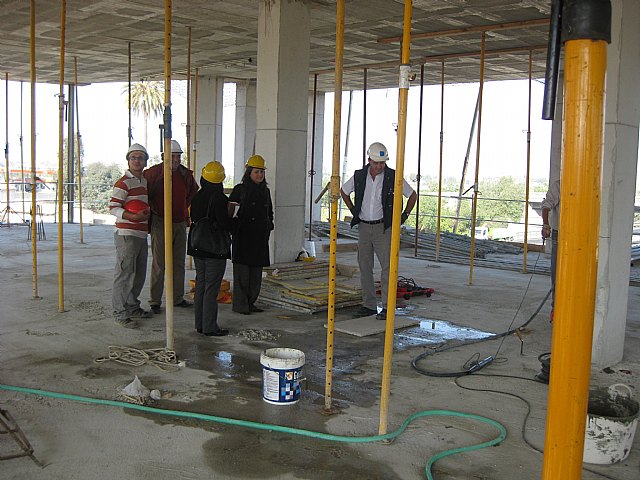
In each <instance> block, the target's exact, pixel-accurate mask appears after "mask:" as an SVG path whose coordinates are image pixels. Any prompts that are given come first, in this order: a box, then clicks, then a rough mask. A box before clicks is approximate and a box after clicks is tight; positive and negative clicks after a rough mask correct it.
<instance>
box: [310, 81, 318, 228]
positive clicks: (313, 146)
mask: <svg viewBox="0 0 640 480" xmlns="http://www.w3.org/2000/svg"><path fill="white" fill-rule="evenodd" d="M317 96H318V74H317V73H316V74H314V75H313V106H312V118H311V160H310V161H309V163H310V165H309V241H311V240H312V230H313V180H314V177H315V174H316V172H315V158H316V110H317V108H316V107H317V105H316V98H317Z"/></svg>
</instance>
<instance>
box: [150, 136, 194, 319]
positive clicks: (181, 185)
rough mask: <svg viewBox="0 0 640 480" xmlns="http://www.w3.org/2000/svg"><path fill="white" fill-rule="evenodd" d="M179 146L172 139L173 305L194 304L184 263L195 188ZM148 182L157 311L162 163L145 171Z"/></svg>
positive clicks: (161, 268) (153, 304)
mask: <svg viewBox="0 0 640 480" xmlns="http://www.w3.org/2000/svg"><path fill="white" fill-rule="evenodd" d="M181 155H182V148H181V147H180V144H179V143H178V142H177V141H176V140H171V171H172V177H171V189H172V191H171V206H172V212H171V213H172V215H171V216H172V223H173V228H172V234H171V243H172V245H173V299H168V298H167V299H166V301H167V302H170V301H173V304H174V305H175V306H176V307H190V306H191V305H193V304H192V303H191V302H188V301H187V300H185V299H184V264H185V257H186V254H187V225H188V224H189V205H191V200H192V199H193V197H194V196H195V194H196V193H197V192H198V184H197V183H196V180H195V178H194V176H193V171H191V170H189V169H188V168H186V167H185V166H184V165H182V164H181V163H180V157H181ZM144 176H145V178H146V179H147V182H149V205H150V206H151V254H152V255H153V263H152V264H151V298H150V300H149V305H150V306H151V310H153V313H160V305H161V304H162V291H163V290H164V165H163V164H162V163H159V164H158V165H154V166H153V167H151V168H148V169H147V170H145V172H144Z"/></svg>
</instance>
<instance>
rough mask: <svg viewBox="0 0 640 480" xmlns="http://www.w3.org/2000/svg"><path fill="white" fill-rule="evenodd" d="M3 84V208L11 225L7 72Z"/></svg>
mask: <svg viewBox="0 0 640 480" xmlns="http://www.w3.org/2000/svg"><path fill="white" fill-rule="evenodd" d="M4 84H5V103H4V115H5V123H4V126H5V137H4V138H5V142H4V162H5V165H6V170H5V171H4V173H5V175H4V177H5V180H6V181H7V207H6V208H5V213H6V215H7V226H8V227H11V204H10V203H9V199H10V196H11V191H10V190H9V73H5V74H4Z"/></svg>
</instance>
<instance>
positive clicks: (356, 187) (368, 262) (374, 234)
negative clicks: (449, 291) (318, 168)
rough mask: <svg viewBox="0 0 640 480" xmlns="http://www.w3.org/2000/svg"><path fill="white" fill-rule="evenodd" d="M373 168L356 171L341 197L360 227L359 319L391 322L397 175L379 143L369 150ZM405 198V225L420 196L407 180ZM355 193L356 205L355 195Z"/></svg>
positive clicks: (403, 217)
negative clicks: (378, 271) (377, 273)
mask: <svg viewBox="0 0 640 480" xmlns="http://www.w3.org/2000/svg"><path fill="white" fill-rule="evenodd" d="M367 156H368V157H369V164H368V165H367V166H366V167H364V168H363V169H361V170H356V172H355V173H354V175H353V177H351V178H350V179H349V180H347V181H346V182H345V184H344V185H343V186H342V188H341V189H340V195H341V196H342V200H343V201H344V203H345V205H346V206H347V207H348V208H349V211H350V212H351V214H352V215H353V219H352V220H351V227H352V228H353V226H354V225H358V265H359V266H360V286H361V287H362V307H360V309H359V310H358V315H360V316H367V315H374V314H376V313H377V315H376V318H377V319H378V320H385V319H386V318H387V291H388V286H389V257H390V255H391V228H390V227H391V217H392V215H393V188H394V185H395V176H396V171H395V170H393V169H391V168H389V167H387V165H386V162H387V160H389V152H388V150H387V148H386V147H385V146H384V145H383V144H382V143H379V142H375V143H372V144H371V146H370V147H369V149H368V150H367ZM403 182H404V185H403V187H402V194H403V195H404V196H405V197H407V198H408V200H407V204H406V206H405V208H404V211H403V212H402V217H401V220H400V222H401V223H404V222H405V221H406V220H407V218H408V217H409V214H410V213H411V210H413V207H414V206H415V204H416V200H417V198H418V197H417V195H416V192H415V191H414V190H413V188H411V186H410V185H409V184H408V183H407V181H406V180H403ZM354 192H355V205H354V203H353V202H352V201H351V196H350V195H351V194H352V193H354ZM374 253H375V255H376V256H377V257H378V262H380V267H381V268H382V275H381V279H380V283H381V287H382V288H381V290H382V311H380V312H379V313H378V301H377V299H376V290H375V286H374V282H373V262H374V260H373V255H374Z"/></svg>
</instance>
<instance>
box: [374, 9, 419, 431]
mask: <svg viewBox="0 0 640 480" xmlns="http://www.w3.org/2000/svg"><path fill="white" fill-rule="evenodd" d="M411 13H412V10H411V0H405V2H404V20H403V22H404V23H403V25H404V27H403V32H402V60H401V62H400V74H399V82H398V89H399V92H398V143H397V156H396V177H395V185H394V193H393V216H392V224H391V254H390V255H389V287H388V290H389V292H388V295H387V319H386V327H385V333H384V359H383V364H382V388H381V392H380V426H379V429H378V430H379V433H380V434H381V435H384V434H385V433H387V424H388V413H389V394H390V386H391V359H392V357H393V332H394V323H395V319H396V293H397V291H398V257H399V254H400V214H401V210H402V190H403V188H402V187H403V183H404V147H405V145H404V144H405V137H406V135H407V100H408V98H409V74H410V73H411V65H410V64H409V62H410V61H411V58H410V55H409V53H410V52H409V50H410V47H411Z"/></svg>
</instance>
